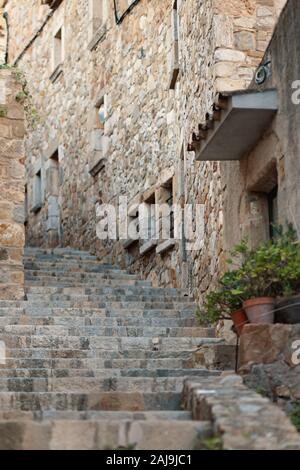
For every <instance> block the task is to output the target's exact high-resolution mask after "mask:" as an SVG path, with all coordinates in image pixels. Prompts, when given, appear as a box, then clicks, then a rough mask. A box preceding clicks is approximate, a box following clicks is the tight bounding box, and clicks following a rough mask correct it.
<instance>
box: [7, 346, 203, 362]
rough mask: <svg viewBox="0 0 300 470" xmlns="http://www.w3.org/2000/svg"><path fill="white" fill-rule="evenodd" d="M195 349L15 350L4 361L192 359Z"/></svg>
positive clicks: (9, 351) (9, 350) (10, 350)
mask: <svg viewBox="0 0 300 470" xmlns="http://www.w3.org/2000/svg"><path fill="white" fill-rule="evenodd" d="M195 350H196V347H193V348H190V349H178V348H176V349H170V348H169V349H168V348H166V349H165V350H159V351H151V350H146V349H145V350H142V349H135V348H131V349H122V350H118V349H116V350H111V349H108V350H104V349H97V348H94V349H74V348H72V349H63V348H60V349H54V348H45V347H44V348H37V347H36V348H16V349H9V348H7V349H6V359H27V358H32V359H60V358H61V359H102V360H109V361H113V360H115V359H118V360H119V359H126V360H128V359H135V360H144V359H174V358H175V359H188V360H193V359H192V354H193V352H194V351H195Z"/></svg>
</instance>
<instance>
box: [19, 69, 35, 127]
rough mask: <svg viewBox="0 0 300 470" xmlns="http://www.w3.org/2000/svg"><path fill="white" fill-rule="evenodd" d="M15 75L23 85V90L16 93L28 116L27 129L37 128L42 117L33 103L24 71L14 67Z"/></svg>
mask: <svg viewBox="0 0 300 470" xmlns="http://www.w3.org/2000/svg"><path fill="white" fill-rule="evenodd" d="M14 76H15V79H16V81H17V82H18V83H19V84H20V85H21V90H20V91H19V92H18V93H17V94H16V96H15V99H16V101H17V102H18V103H20V104H22V105H23V106H24V111H25V116H26V130H27V131H32V130H35V129H36V127H37V125H38V123H39V122H40V117H39V114H38V112H37V109H36V108H35V106H34V105H33V99H32V95H31V93H30V91H29V89H28V85H27V80H26V78H25V75H24V73H23V72H22V71H21V70H20V69H18V68H15V69H14Z"/></svg>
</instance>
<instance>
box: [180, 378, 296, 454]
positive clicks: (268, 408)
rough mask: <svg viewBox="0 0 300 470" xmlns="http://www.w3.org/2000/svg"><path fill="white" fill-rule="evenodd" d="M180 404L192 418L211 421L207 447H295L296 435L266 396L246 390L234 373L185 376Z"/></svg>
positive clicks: (267, 448)
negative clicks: (210, 434)
mask: <svg viewBox="0 0 300 470" xmlns="http://www.w3.org/2000/svg"><path fill="white" fill-rule="evenodd" d="M183 406H184V407H185V408H186V409H188V410H190V411H191V412H192V415H193V419H195V420H199V421H204V422H212V424H213V436H214V437H213V438H211V439H207V440H206V441H204V442H203V444H204V445H206V446H207V448H208V449H211V450H221V449H224V450H287V449H289V450H292V449H293V450H296V449H300V434H298V433H297V431H296V430H295V428H294V426H293V425H292V424H291V422H290V420H289V418H288V417H287V416H286V415H285V413H284V412H283V411H282V410H281V409H280V408H278V407H276V406H275V405H274V404H272V403H271V402H270V400H269V399H268V398H264V397H262V396H260V395H259V394H257V393H255V392H254V391H252V390H250V389H248V388H247V387H246V386H245V385H243V383H242V378H241V377H239V376H237V375H227V376H225V377H214V378H212V379H203V378H201V379H199V380H197V379H188V380H186V382H185V386H184V393H183Z"/></svg>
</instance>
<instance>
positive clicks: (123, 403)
mask: <svg viewBox="0 0 300 470" xmlns="http://www.w3.org/2000/svg"><path fill="white" fill-rule="evenodd" d="M180 402H181V393H177V392H159V393H155V392H114V391H110V392H99V391H97V392H95V393H82V392H81V393H80V392H78V393H76V392H2V393H0V410H2V411H9V410H20V411H46V410H49V411H50V410H58V411H67V410H70V411H71V410H73V411H85V410H94V411H101V410H102V411H150V410H151V411H153V410H161V411H166V410H178V409H180Z"/></svg>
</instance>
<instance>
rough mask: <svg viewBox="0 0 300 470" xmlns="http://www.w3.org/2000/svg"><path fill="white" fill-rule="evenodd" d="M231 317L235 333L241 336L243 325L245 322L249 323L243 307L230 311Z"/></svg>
mask: <svg viewBox="0 0 300 470" xmlns="http://www.w3.org/2000/svg"><path fill="white" fill-rule="evenodd" d="M231 319H232V321H233V324H234V329H235V331H236V333H237V334H238V336H241V334H242V330H243V328H244V325H246V323H249V320H248V318H247V315H246V313H245V311H244V309H243V308H241V309H240V310H236V311H235V312H232V314H231Z"/></svg>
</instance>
